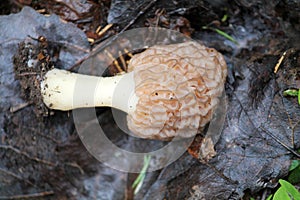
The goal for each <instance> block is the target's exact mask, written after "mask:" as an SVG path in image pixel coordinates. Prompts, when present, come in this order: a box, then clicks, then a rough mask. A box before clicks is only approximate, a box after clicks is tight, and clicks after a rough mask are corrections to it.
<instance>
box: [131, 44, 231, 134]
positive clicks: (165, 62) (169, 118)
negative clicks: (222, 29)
mask: <svg viewBox="0 0 300 200" xmlns="http://www.w3.org/2000/svg"><path fill="white" fill-rule="evenodd" d="M128 71H129V72H130V71H134V80H135V94H136V96H137V97H138V98H139V100H138V103H137V105H136V109H135V111H134V112H132V113H129V114H128V115H127V123H128V128H129V129H130V130H131V131H132V132H133V133H134V134H136V135H137V136H139V137H142V138H151V139H161V140H168V139H171V138H173V137H175V136H179V137H192V136H194V135H196V134H197V133H199V130H202V129H203V127H204V126H205V125H206V124H207V123H208V122H209V121H210V120H211V118H212V114H213V110H214V108H215V107H216V105H217V104H218V102H219V96H221V94H222V92H223V90H224V82H225V79H226V76H227V66H226V62H225V60H224V58H223V56H222V54H220V53H219V52H217V51H216V50H215V49H213V48H208V47H205V46H203V45H201V44H199V43H197V42H193V41H191V42H185V43H179V44H172V45H156V46H153V47H150V48H148V49H147V50H145V51H144V52H142V53H140V54H137V55H135V56H134V57H133V58H132V59H131V60H130V63H129V66H128Z"/></svg>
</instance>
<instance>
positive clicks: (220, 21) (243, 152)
mask: <svg viewBox="0 0 300 200" xmlns="http://www.w3.org/2000/svg"><path fill="white" fill-rule="evenodd" d="M53 2H55V1H21V0H18V1H8V2H7V3H1V6H0V12H1V14H2V15H3V16H0V18H1V19H0V28H1V30H2V32H1V33H0V41H1V43H0V60H1V62H0V63H1V64H0V94H1V98H0V111H1V112H0V158H1V161H0V198H2V199H8V198H10V199H17V198H22V197H23V198H29V199H133V198H134V199H240V198H243V196H244V199H247V196H248V197H249V196H254V197H256V198H257V199H260V198H261V197H262V196H264V195H266V194H269V193H270V192H271V191H272V189H273V188H276V186H277V184H276V183H277V180H278V179H279V178H282V177H285V176H286V175H287V174H288V168H289V165H290V161H291V160H292V159H295V158H296V155H294V154H293V152H292V151H291V150H296V149H299V147H300V128H299V125H298V124H299V121H300V108H299V105H298V104H297V99H296V98H293V97H284V96H283V91H284V90H285V89H288V88H300V81H299V80H300V79H299V77H300V71H299V69H300V50H299V46H300V42H299V41H300V34H299V32H300V21H299V20H300V16H299V15H300V14H299V13H300V3H299V2H297V1H289V0H274V1H269V2H268V3H265V2H264V1H259V0H252V1H238V0H236V1H233V2H232V1H230V2H227V1H217V0H216V1H212V2H211V1H210V3H208V1H193V2H191V1H180V2H179V1H178V2H177V1H171V2H170V1H157V2H156V3H154V4H153V5H152V6H150V7H149V8H148V9H144V8H146V6H147V5H149V3H150V1H147V0H139V1H134V3H133V1H120V0H116V1H112V2H110V1H84V2H81V3H78V2H77V1H76V2H75V1H74V2H73V1H60V3H57V2H56V3H53ZM70 2H73V4H69V3H70ZM25 5H28V6H30V7H32V8H34V9H36V10H40V9H42V8H43V9H44V10H42V11H39V12H42V14H49V13H50V14H56V15H58V16H59V18H58V17H57V18H56V17H55V16H52V17H50V18H47V17H44V16H43V15H40V14H37V13H36V12H35V11H34V10H33V9H29V8H28V7H27V8H24V9H23V10H22V7H23V6H25ZM21 10H22V11H21ZM140 10H142V11H143V12H142V14H139V13H140V12H139V11H140ZM19 12H21V13H19ZM11 13H18V14H14V15H8V14H11ZM4 15H6V16H4ZM225 16H227V18H226V17H225ZM224 17H225V18H226V19H225V18H224ZM60 19H64V20H66V21H68V22H70V23H71V24H63V23H62V22H61V20H60ZM10 20H11V21H10ZM107 20H108V21H109V22H111V23H114V24H115V25H114V26H113V27H112V28H110V29H109V30H108V31H107V32H105V33H103V34H102V35H99V34H97V31H96V29H97V28H98V26H99V25H101V26H102V27H104V26H105V25H106V24H107ZM1 21H2V22H1ZM49 24H50V25H49ZM128 24H129V25H131V26H130V28H133V27H143V26H160V27H165V28H171V29H174V30H178V31H181V32H182V33H184V34H185V35H187V36H191V37H192V38H193V39H197V40H201V42H203V43H204V44H206V45H207V46H211V47H214V48H216V49H217V50H218V51H220V52H222V53H223V54H224V56H225V58H226V61H227V64H228V68H229V75H228V78H227V83H226V94H227V97H228V105H227V106H228V112H227V116H226V120H225V124H224V128H223V131H222V135H221V138H220V141H219V142H218V144H217V145H216V147H215V149H216V152H217V156H216V157H215V158H213V159H212V160H211V161H209V163H206V164H205V163H203V162H200V161H199V160H197V159H195V158H194V157H192V156H191V155H190V154H188V153H185V154H184V155H183V156H182V157H181V158H180V159H178V160H177V161H176V162H174V163H172V164H171V165H169V166H167V167H166V168H164V169H162V170H159V171H156V172H152V173H147V175H146V178H145V181H144V184H143V186H142V188H141V190H140V191H139V193H137V194H136V195H134V194H133V190H132V188H131V185H132V182H133V180H134V179H135V177H136V176H137V175H136V174H126V173H124V172H118V171H116V170H113V169H111V168H109V167H106V166H104V165H102V164H101V163H100V162H98V161H97V160H95V159H94V158H93V157H92V156H91V155H90V154H89V153H88V152H87V151H86V149H85V148H84V146H83V145H82V143H81V141H80V139H79V138H78V135H77V132H76V129H75V127H74V123H73V119H72V115H70V113H68V112H55V113H52V114H53V115H52V114H51V115H47V116H46V117H41V116H38V115H37V113H39V114H40V110H39V109H37V107H36V105H42V104H41V103H40V102H35V104H33V102H32V101H31V100H30V99H31V97H32V96H35V94H36V93H35V92H33V90H32V89H31V87H30V86H28V84H27V83H28V82H22V80H23V79H22V76H19V77H18V78H16V77H15V73H14V67H13V61H14V60H15V64H17V65H18V66H24V65H23V64H24V62H25V63H26V62H27V61H28V55H29V54H30V55H32V58H33V62H31V63H32V64H34V65H35V66H38V68H40V67H42V68H43V67H46V68H47V67H50V68H51V67H52V64H55V66H58V67H60V68H65V69H70V68H71V69H72V70H76V69H77V65H76V64H77V63H78V62H80V61H81V60H82V59H84V58H86V56H87V54H88V52H89V50H90V49H93V48H94V47H96V46H97V44H98V43H99V42H100V41H102V40H104V39H105V38H107V37H109V36H111V35H114V34H116V33H118V32H120V31H122V30H123V28H126V26H127V25H128ZM203 26H208V27H210V29H203V28H202V27H203ZM20 27H25V28H20ZM26 27H28V29H26ZM128 27H129V26H128ZM128 27H127V28H128ZM216 28H217V29H220V30H222V31H224V32H226V33H227V34H229V35H230V36H232V37H233V38H235V39H236V41H237V43H234V42H232V41H230V40H228V39H226V38H225V37H223V36H222V35H220V34H218V33H217V32H216V31H214V30H215V29H216ZM80 29H81V30H80ZM28 35H30V36H31V42H33V43H35V45H33V46H32V49H33V51H32V52H24V51H22V49H24V48H22V45H24V44H22V41H24V40H28V39H30V37H28ZM41 35H43V36H45V37H46V38H47V39H48V41H51V42H54V43H53V45H50V49H49V46H47V47H46V46H43V44H45V43H43V42H41V41H40V42H38V41H34V40H32V37H33V38H39V36H41ZM87 37H88V38H90V39H92V40H90V41H92V42H91V43H90V44H88V43H87ZM51 44H52V43H51ZM18 45H21V48H20V49H21V51H20V52H18ZM36 47H37V48H36ZM45 50H47V51H45ZM45 52H46V54H45ZM284 52H286V53H284ZM40 53H42V54H40ZM13 55H16V56H15V59H14V60H13V59H12V57H13ZM48 55H49V56H48ZM283 55H284V58H283V61H282V63H281V64H280V66H279V69H278V71H277V72H276V73H274V67H275V66H276V64H277V63H278V61H279V59H280V57H281V56H283ZM43 63H44V64H43ZM27 64H28V62H27ZM33 69H34V68H33ZM16 70H17V71H18V73H19V74H22V73H23V72H22V69H21V68H17V69H16ZM116 71H117V69H111V71H110V73H111V74H113V73H115V72H116ZM34 73H35V71H34V70H32V72H30V74H27V75H29V76H32V74H34ZM23 75H24V76H27V75H25V74H23ZM34 77H35V78H34V79H33V80H38V76H36V75H35V74H34ZM33 83H34V82H33ZM20 85H23V87H25V88H27V92H22V90H21V89H20ZM43 113H45V110H44V109H43ZM97 113H98V114H99V115H98V120H99V122H100V123H101V125H102V126H103V128H104V129H106V130H108V131H109V132H111V133H112V134H111V135H110V139H111V140H112V141H113V142H114V143H115V144H117V145H119V146H120V147H122V148H125V149H126V148H130V149H132V150H137V151H138V150H143V145H141V144H140V143H139V141H136V140H134V139H133V138H131V137H127V136H124V134H123V133H122V131H121V130H120V129H119V128H118V127H117V126H116V125H115V124H114V123H113V117H112V115H111V112H110V110H107V109H99V110H97ZM274 136H275V138H276V139H274ZM278 141H279V142H278ZM151 144H152V145H153V147H159V146H160V145H161V144H160V143H159V142H157V141H152V143H151ZM284 145H286V146H288V147H290V149H287V148H286V147H284ZM245 194H247V195H245Z"/></svg>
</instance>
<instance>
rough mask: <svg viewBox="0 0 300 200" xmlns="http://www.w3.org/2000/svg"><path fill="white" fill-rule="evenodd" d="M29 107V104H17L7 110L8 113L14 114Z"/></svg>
mask: <svg viewBox="0 0 300 200" xmlns="http://www.w3.org/2000/svg"><path fill="white" fill-rule="evenodd" d="M29 105H30V103H28V102H25V103H20V104H18V105H15V106H12V107H10V108H9V111H10V112H11V113H15V112H17V111H19V110H22V109H23V108H26V107H27V106H29Z"/></svg>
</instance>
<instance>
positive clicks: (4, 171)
mask: <svg viewBox="0 0 300 200" xmlns="http://www.w3.org/2000/svg"><path fill="white" fill-rule="evenodd" d="M0 172H2V173H4V174H7V175H9V176H12V177H14V178H16V179H18V180H20V181H24V182H26V183H28V184H29V185H32V186H35V185H34V184H33V183H32V182H30V181H28V180H24V178H22V177H21V176H19V175H17V174H15V173H13V172H10V171H7V170H6V169H2V168H0Z"/></svg>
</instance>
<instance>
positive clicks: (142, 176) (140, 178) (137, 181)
mask: <svg viewBox="0 0 300 200" xmlns="http://www.w3.org/2000/svg"><path fill="white" fill-rule="evenodd" d="M150 160H151V156H150V155H147V156H145V157H144V165H143V168H142V170H141V172H140V174H139V175H138V177H137V178H136V179H135V181H134V182H133V184H132V186H131V187H132V188H135V189H134V194H136V193H138V191H139V190H140V188H141V187H142V184H143V182H144V179H145V177H146V171H147V169H148V166H149V164H150Z"/></svg>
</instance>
